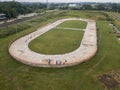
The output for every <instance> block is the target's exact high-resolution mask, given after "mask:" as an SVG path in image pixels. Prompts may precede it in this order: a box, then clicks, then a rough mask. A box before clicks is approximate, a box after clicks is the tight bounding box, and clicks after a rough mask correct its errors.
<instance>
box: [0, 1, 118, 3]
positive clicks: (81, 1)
mask: <svg viewBox="0 0 120 90" xmlns="http://www.w3.org/2000/svg"><path fill="white" fill-rule="evenodd" d="M0 1H12V0H0ZM15 1H19V2H46V0H15ZM48 1H49V2H116V3H120V0H48Z"/></svg>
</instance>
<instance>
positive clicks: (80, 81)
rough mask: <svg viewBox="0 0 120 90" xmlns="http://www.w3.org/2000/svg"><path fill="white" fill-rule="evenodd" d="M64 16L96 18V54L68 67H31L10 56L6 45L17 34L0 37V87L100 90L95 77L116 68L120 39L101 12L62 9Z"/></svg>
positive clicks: (13, 89)
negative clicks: (97, 45) (84, 61)
mask: <svg viewBox="0 0 120 90" xmlns="http://www.w3.org/2000/svg"><path fill="white" fill-rule="evenodd" d="M64 15H65V17H75V16H76V17H81V18H92V19H95V20H97V27H98V29H99V32H98V33H99V39H100V40H99V50H98V52H97V54H96V56H95V57H93V58H92V59H91V60H89V61H88V62H86V63H82V64H79V65H77V66H74V67H69V68H61V69H49V68H35V67H30V66H27V65H24V64H21V63H19V62H17V61H16V60H14V59H13V58H11V57H10V55H9V53H8V45H9V43H10V42H11V41H12V40H14V39H15V38H16V37H17V35H16V34H13V35H10V36H8V37H5V38H1V39H0V47H1V48H0V90H104V88H105V86H104V85H103V84H102V83H101V82H100V81H99V80H98V79H97V78H98V76H99V75H101V74H104V73H106V72H109V71H111V70H113V71H118V70H120V55H119V53H120V42H119V41H118V40H117V38H116V37H115V34H114V33H112V32H113V29H112V28H111V27H110V26H109V22H108V21H107V20H106V17H105V16H104V15H103V14H101V13H98V12H97V13H96V12H91V13H90V11H89V12H88V11H87V12H84V11H70V12H69V11H66V12H65V14H64ZM64 15H63V16H64ZM57 18H58V19H59V18H60V17H57ZM36 21H38V20H36ZM43 21H44V20H43ZM52 21H54V20H53V19H49V20H47V21H44V22H43V23H41V24H39V25H36V26H34V27H31V28H28V29H26V30H23V31H21V32H19V33H18V36H19V37H21V36H23V35H25V34H27V33H29V32H32V31H34V30H36V29H37V28H38V26H41V25H44V24H46V23H49V22H52ZM113 90H120V87H118V86H115V87H113Z"/></svg>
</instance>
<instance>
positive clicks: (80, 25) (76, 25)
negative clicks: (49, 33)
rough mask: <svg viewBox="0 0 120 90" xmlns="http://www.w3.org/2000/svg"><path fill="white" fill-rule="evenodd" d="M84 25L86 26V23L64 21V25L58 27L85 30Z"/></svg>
mask: <svg viewBox="0 0 120 90" xmlns="http://www.w3.org/2000/svg"><path fill="white" fill-rule="evenodd" d="M86 25H87V22H84V21H77V20H71V21H65V22H64V23H62V24H60V25H58V27H63V28H79V29H85V28H86Z"/></svg>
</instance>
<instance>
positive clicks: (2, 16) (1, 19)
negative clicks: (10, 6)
mask: <svg viewBox="0 0 120 90" xmlns="http://www.w3.org/2000/svg"><path fill="white" fill-rule="evenodd" d="M5 19H6V14H0V22H1V21H3V20H5Z"/></svg>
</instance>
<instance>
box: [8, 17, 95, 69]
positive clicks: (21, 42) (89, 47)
mask: <svg viewBox="0 0 120 90" xmlns="http://www.w3.org/2000/svg"><path fill="white" fill-rule="evenodd" d="M68 20H81V21H86V22H88V24H87V27H86V29H85V33H84V36H83V39H82V42H81V45H80V47H79V48H78V49H77V50H75V51H73V52H70V53H66V54H61V55H44V54H39V53H36V52H33V51H31V50H30V49H29V48H28V44H29V43H30V42H31V41H32V40H33V39H35V38H37V37H39V36H40V35H42V34H44V33H46V32H47V31H49V30H51V29H52V28H55V27H56V26H58V25H59V24H61V23H63V22H64V21H68ZM96 51H97V34H96V23H95V21H93V20H89V19H81V18H68V19H61V20H58V21H56V22H54V23H51V24H49V25H46V26H45V27H42V28H39V29H38V30H37V31H35V32H33V33H31V34H29V35H26V36H24V37H21V38H20V39H18V40H16V41H14V42H13V43H12V44H11V46H10V47H9V53H10V55H11V56H12V57H13V58H15V59H16V60H18V61H20V62H22V63H24V64H27V65H31V66H36V67H67V66H73V65H76V64H79V63H81V62H85V61H87V60H89V59H90V58H91V57H93V56H94V55H95V54H96Z"/></svg>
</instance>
